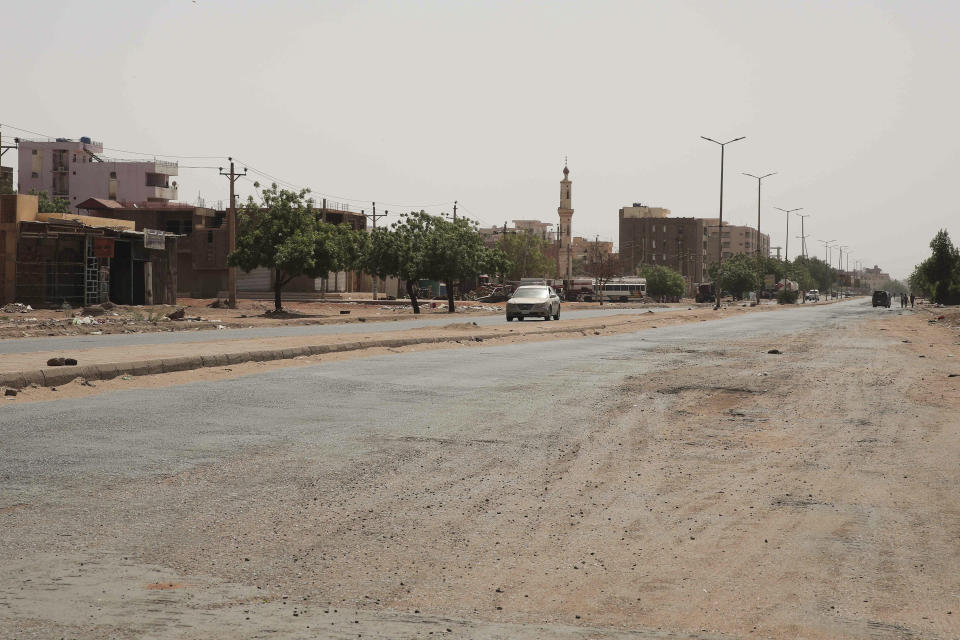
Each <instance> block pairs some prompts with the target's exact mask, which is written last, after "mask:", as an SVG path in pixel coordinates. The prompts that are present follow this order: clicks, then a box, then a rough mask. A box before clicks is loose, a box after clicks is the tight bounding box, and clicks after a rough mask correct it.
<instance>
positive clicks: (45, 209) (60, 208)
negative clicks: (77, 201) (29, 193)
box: [33, 191, 70, 213]
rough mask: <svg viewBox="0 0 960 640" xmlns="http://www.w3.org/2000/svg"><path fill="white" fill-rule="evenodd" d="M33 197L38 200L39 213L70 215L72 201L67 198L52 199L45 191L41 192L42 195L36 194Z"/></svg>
mask: <svg viewBox="0 0 960 640" xmlns="http://www.w3.org/2000/svg"><path fill="white" fill-rule="evenodd" d="M33 195H35V196H37V198H38V202H37V212H38V213H70V201H69V200H67V199H66V198H60V197H53V198H51V197H49V196H48V195H47V193H46V192H45V191H41V192H40V193H36V192H34V193H33Z"/></svg>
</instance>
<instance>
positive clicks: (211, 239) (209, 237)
mask: <svg viewBox="0 0 960 640" xmlns="http://www.w3.org/2000/svg"><path fill="white" fill-rule="evenodd" d="M211 242H213V231H207V244H210V243H211Z"/></svg>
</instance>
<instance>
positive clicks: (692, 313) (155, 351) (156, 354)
mask: <svg viewBox="0 0 960 640" xmlns="http://www.w3.org/2000/svg"><path fill="white" fill-rule="evenodd" d="M778 309H782V307H777V306H773V305H765V306H759V307H748V306H729V307H724V308H722V309H719V310H714V309H711V308H699V307H698V308H685V309H678V310H676V311H659V312H658V313H653V312H650V313H648V314H641V315H635V314H631V315H611V316H606V317H604V318H602V319H598V318H582V319H580V318H578V319H564V318H563V317H561V320H560V321H559V322H557V321H552V322H542V321H539V320H533V321H527V322H512V323H507V322H504V323H503V324H501V325H495V326H483V327H480V326H477V325H476V324H475V323H473V322H470V321H469V320H463V321H459V322H457V321H454V322H451V323H450V324H447V325H444V326H440V327H421V328H418V329H411V330H406V331H388V332H377V333H371V334H355V333H351V334H329V335H321V336H313V337H309V338H304V337H288V338H255V339H240V340H237V339H232V340H210V341H206V342H199V343H189V344H182V343H181V344H169V345H144V346H141V347H117V348H99V349H86V350H72V351H70V352H69V353H66V352H63V351H59V350H58V351H45V352H33V353H26V354H7V355H4V357H3V360H2V362H0V373H4V372H11V371H25V370H31V369H37V368H39V367H41V366H43V365H44V364H45V363H46V362H47V360H48V359H49V358H55V357H61V356H64V355H68V356H69V357H72V358H75V359H77V361H78V362H79V363H80V364H81V365H84V366H86V365H100V364H107V363H117V362H129V361H146V360H155V359H162V358H177V357H183V356H200V357H205V356H216V355H222V354H230V353H245V352H252V351H266V350H283V349H289V348H300V347H303V346H305V345H314V344H316V345H345V344H348V343H350V344H352V343H356V342H358V341H359V342H362V341H382V340H386V341H390V340H398V341H403V340H417V339H422V340H425V342H423V343H421V344H413V345H404V346H391V347H369V348H360V349H354V350H350V351H345V352H339V353H331V354H323V355H303V356H298V357H294V358H288V359H277V360H269V361H265V362H238V363H236V364H231V365H229V366H222V367H219V366H218V367H203V368H196V369H192V370H189V371H176V372H172V373H160V374H154V375H145V376H140V375H136V376H134V375H120V376H117V377H115V378H112V379H109V380H86V379H84V378H82V377H81V378H77V379H75V380H73V381H72V382H70V383H67V384H59V385H56V386H55V387H53V388H49V387H43V386H38V385H31V386H29V387H27V388H24V389H21V390H20V392H19V393H18V394H17V395H16V396H10V397H6V398H4V399H0V407H2V406H4V404H10V403H18V402H42V401H48V400H57V399H61V398H65V397H81V396H87V395H93V394H99V393H105V392H109V391H115V390H119V389H136V388H147V387H157V386H169V385H176V384H186V383H190V382H194V381H206V380H219V379H225V378H233V377H239V376H244V375H250V374H254V373H258V372H262V371H268V370H270V369H275V368H283V367H293V366H306V365H311V364H317V363H320V362H333V361H339V360H346V359H351V358H362V357H371V356H376V355H383V354H388V353H403V352H409V351H425V350H432V349H459V348H471V347H476V346H479V345H481V344H485V345H489V344H515V343H518V342H531V341H544V340H565V339H572V338H582V337H584V336H602V335H614V334H619V333H628V332H634V331H642V330H644V329H655V328H657V327H667V326H674V325H678V324H684V323H688V322H706V321H708V320H716V319H721V318H728V317H731V316H737V315H740V314H743V313H758V312H766V311H775V310H778ZM451 320H459V318H458V317H456V316H454V317H451ZM211 337H214V336H211Z"/></svg>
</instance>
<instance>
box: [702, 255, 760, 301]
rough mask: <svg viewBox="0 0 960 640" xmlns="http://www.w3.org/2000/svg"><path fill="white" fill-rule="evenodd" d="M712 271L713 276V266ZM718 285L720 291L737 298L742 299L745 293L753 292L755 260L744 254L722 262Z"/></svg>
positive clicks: (755, 285) (755, 273) (755, 279)
mask: <svg viewBox="0 0 960 640" xmlns="http://www.w3.org/2000/svg"><path fill="white" fill-rule="evenodd" d="M712 271H713V272H714V274H715V272H716V267H715V266H714V267H713V269H712ZM713 277H716V276H715V275H714V276H713ZM719 283H720V290H721V291H729V292H730V293H731V294H733V295H734V297H737V298H742V297H743V294H744V293H745V292H747V291H755V290H756V288H757V263H756V260H754V259H753V257H751V256H748V255H746V254H744V253H738V254H736V255H733V256H731V257H729V258H727V259H726V260H724V261H723V268H722V270H721V273H720V278H719Z"/></svg>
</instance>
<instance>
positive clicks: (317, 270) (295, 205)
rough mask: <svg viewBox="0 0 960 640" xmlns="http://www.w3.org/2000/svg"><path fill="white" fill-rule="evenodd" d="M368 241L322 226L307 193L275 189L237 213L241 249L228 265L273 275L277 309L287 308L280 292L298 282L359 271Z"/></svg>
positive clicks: (339, 227) (353, 233) (343, 228)
mask: <svg viewBox="0 0 960 640" xmlns="http://www.w3.org/2000/svg"><path fill="white" fill-rule="evenodd" d="M366 241H367V238H366V237H365V236H363V235H361V234H360V233H359V232H357V231H355V230H354V229H352V228H350V227H349V226H348V225H333V224H329V223H326V222H323V221H322V220H321V219H320V213H319V212H318V211H317V210H316V209H314V207H313V200H312V199H311V198H310V197H309V190H308V189H303V190H301V191H289V190H287V189H281V188H279V187H278V186H277V185H276V184H273V185H271V186H270V187H267V188H266V189H264V190H263V192H262V194H261V202H259V203H258V202H256V201H255V200H254V199H253V197H250V198H248V199H247V203H246V205H245V206H244V207H243V208H242V209H241V210H240V211H239V212H238V213H237V249H236V251H234V252H232V253H231V254H230V255H229V256H227V264H229V265H230V266H235V267H239V268H241V269H243V270H244V271H247V272H249V271H252V270H253V269H256V268H258V267H266V268H269V269H272V270H273V279H274V282H273V290H274V308H275V310H276V311H280V310H282V308H283V305H282V302H281V291H282V290H283V287H284V286H285V285H287V284H289V283H290V281H291V280H293V279H294V278H295V277H297V276H300V275H305V276H308V277H311V278H318V277H320V276H325V275H327V274H328V273H330V272H331V271H342V270H345V269H352V268H355V267H356V266H357V265H358V263H359V261H360V257H361V256H362V255H363V254H364V253H365V252H366Z"/></svg>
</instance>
